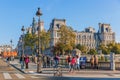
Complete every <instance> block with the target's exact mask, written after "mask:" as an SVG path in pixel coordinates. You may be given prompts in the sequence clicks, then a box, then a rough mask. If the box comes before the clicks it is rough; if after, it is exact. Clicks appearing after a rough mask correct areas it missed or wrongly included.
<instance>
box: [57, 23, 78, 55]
mask: <svg viewBox="0 0 120 80" xmlns="http://www.w3.org/2000/svg"><path fill="white" fill-rule="evenodd" d="M58 34H59V41H58V43H57V44H56V46H57V47H59V51H60V52H61V53H62V54H63V55H64V52H65V51H67V50H72V49H73V46H74V45H75V38H76V35H75V34H74V32H73V29H72V28H71V27H67V26H65V25H62V26H61V27H60V29H59V30H58ZM58 45H59V46H58Z"/></svg>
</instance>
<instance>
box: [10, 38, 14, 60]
mask: <svg viewBox="0 0 120 80" xmlns="http://www.w3.org/2000/svg"><path fill="white" fill-rule="evenodd" d="M12 42H13V41H12V39H11V40H10V43H11V55H12V54H13V53H12V52H13V51H12ZM11 58H12V60H14V56H13V55H12V57H11Z"/></svg>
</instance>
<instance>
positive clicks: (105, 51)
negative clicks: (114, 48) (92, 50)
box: [98, 44, 110, 54]
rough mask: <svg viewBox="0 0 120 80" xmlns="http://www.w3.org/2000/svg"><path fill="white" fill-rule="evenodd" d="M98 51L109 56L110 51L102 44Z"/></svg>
mask: <svg viewBox="0 0 120 80" xmlns="http://www.w3.org/2000/svg"><path fill="white" fill-rule="evenodd" d="M98 49H99V50H102V53H103V54H110V50H109V49H108V47H107V46H105V45H104V44H101V45H100V46H99V48H98Z"/></svg>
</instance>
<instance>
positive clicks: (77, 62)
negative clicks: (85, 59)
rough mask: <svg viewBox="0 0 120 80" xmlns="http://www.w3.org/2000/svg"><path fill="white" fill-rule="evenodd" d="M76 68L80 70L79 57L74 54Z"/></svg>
mask: <svg viewBox="0 0 120 80" xmlns="http://www.w3.org/2000/svg"><path fill="white" fill-rule="evenodd" d="M76 69H77V70H80V57H79V56H78V55H76Z"/></svg>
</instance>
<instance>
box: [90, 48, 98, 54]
mask: <svg viewBox="0 0 120 80" xmlns="http://www.w3.org/2000/svg"><path fill="white" fill-rule="evenodd" d="M88 54H91V55H95V54H97V51H96V50H95V49H90V50H89V52H88Z"/></svg>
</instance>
